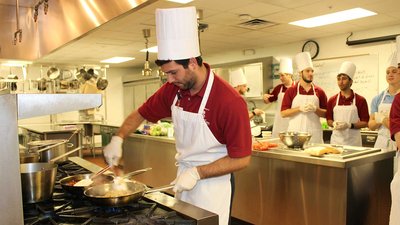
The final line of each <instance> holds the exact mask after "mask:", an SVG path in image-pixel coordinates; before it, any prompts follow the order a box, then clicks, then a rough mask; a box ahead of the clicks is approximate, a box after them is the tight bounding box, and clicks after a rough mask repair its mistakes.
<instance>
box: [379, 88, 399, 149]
mask: <svg viewBox="0 0 400 225" xmlns="http://www.w3.org/2000/svg"><path fill="white" fill-rule="evenodd" d="M387 94H388V91H386V92H385V94H384V95H383V97H382V100H381V102H380V103H379V106H378V112H379V113H384V114H387V115H389V113H390V108H391V107H392V104H391V103H383V100H384V99H385V97H386V95H387ZM374 147H375V148H380V149H383V150H387V151H393V150H396V142H394V141H392V140H391V139H390V130H389V129H387V128H386V127H385V126H384V125H382V126H380V127H379V129H378V137H377V138H376V141H375V145H374Z"/></svg>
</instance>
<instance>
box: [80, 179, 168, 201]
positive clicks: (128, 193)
mask: <svg viewBox="0 0 400 225" xmlns="http://www.w3.org/2000/svg"><path fill="white" fill-rule="evenodd" d="M173 186H174V185H172V184H168V185H164V186H161V187H158V188H152V189H149V188H148V187H147V186H146V185H145V184H142V183H139V182H127V183H126V186H125V188H123V189H121V185H117V184H114V183H112V184H101V185H97V186H93V187H89V188H88V189H86V190H85V191H84V195H85V196H86V197H87V198H88V199H89V200H90V201H92V202H93V203H94V204H96V205H102V206H122V205H127V204H129V203H132V202H134V201H137V200H139V199H140V198H141V197H142V196H143V195H144V194H147V193H152V192H157V191H163V190H168V189H171V188H172V187H173Z"/></svg>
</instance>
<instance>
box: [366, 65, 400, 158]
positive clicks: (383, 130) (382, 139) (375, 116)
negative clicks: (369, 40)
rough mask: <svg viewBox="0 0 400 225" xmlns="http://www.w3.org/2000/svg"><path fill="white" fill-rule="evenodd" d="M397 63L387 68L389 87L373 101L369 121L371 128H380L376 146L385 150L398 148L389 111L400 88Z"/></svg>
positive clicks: (399, 74)
mask: <svg viewBox="0 0 400 225" xmlns="http://www.w3.org/2000/svg"><path fill="white" fill-rule="evenodd" d="M399 72H400V71H399V69H398V68H397V65H396V66H395V65H390V66H389V67H388V68H387V69H386V82H387V83H388V88H387V89H386V90H384V91H382V92H381V93H379V94H378V95H377V96H375V97H374V98H373V99H372V101H371V116H370V120H369V122H368V127H369V129H370V130H378V137H377V139H376V141H375V145H374V147H375V148H380V149H382V150H385V151H393V150H396V143H395V142H394V141H393V140H391V138H390V131H389V128H388V127H389V113H390V108H391V107H392V102H393V99H394V96H395V95H396V93H397V92H398V91H399V90H400V73H399Z"/></svg>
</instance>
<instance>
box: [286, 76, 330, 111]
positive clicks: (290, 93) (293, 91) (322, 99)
mask: <svg viewBox="0 0 400 225" xmlns="http://www.w3.org/2000/svg"><path fill="white" fill-rule="evenodd" d="M298 83H299V82H297V83H296V85H294V86H292V87H290V88H288V89H287V90H286V92H285V96H284V97H283V100H282V107H281V111H283V110H286V109H290V108H292V102H293V99H294V97H296V95H297V85H298ZM314 89H315V93H316V95H317V97H318V99H319V108H321V109H326V102H327V97H326V94H325V92H324V90H322V89H321V88H320V87H318V86H317V85H315V84H314ZM299 92H300V94H301V95H313V94H314V91H313V89H312V88H310V90H309V91H308V92H307V91H306V90H304V88H303V87H302V86H301V85H300V86H299Z"/></svg>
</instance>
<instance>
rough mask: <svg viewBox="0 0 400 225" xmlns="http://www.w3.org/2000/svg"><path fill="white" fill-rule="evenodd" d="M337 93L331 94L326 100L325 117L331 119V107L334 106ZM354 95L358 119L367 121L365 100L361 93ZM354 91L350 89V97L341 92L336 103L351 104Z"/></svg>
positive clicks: (367, 113)
mask: <svg viewBox="0 0 400 225" xmlns="http://www.w3.org/2000/svg"><path fill="white" fill-rule="evenodd" d="M337 96H338V94H336V95H334V96H332V97H330V98H329V100H328V104H327V107H326V119H327V120H333V108H335V106H336V101H337ZM355 96H356V107H357V111H358V117H359V118H360V121H364V122H368V121H369V112H368V103H367V100H365V98H364V97H363V96H361V95H358V94H357V93H356V94H355ZM353 99H354V92H353V91H352V93H351V95H350V97H348V98H346V97H344V96H343V95H342V94H340V97H339V103H338V105H351V104H353Z"/></svg>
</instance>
